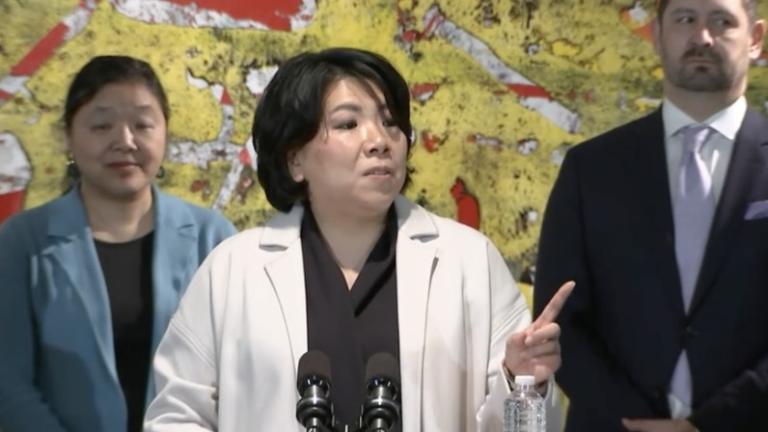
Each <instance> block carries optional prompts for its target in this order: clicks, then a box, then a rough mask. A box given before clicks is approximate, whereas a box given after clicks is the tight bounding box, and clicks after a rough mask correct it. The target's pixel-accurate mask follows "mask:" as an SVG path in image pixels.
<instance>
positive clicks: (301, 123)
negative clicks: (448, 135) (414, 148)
mask: <svg viewBox="0 0 768 432" xmlns="http://www.w3.org/2000/svg"><path fill="white" fill-rule="evenodd" d="M343 78H351V79H354V80H357V81H359V82H360V83H362V84H363V85H364V86H365V87H367V88H370V90H371V92H373V88H371V87H374V88H377V89H378V90H380V91H381V93H382V94H383V96H384V98H385V103H386V105H387V109H388V110H389V113H390V115H391V116H392V120H393V121H394V123H395V124H396V125H397V126H398V127H399V128H400V130H401V131H403V134H404V135H405V137H406V139H407V141H408V150H409V152H410V148H411V144H412V134H413V126H411V114H410V93H409V90H408V84H407V83H406V82H405V79H404V78H403V77H402V75H400V73H399V72H397V70H396V69H395V67H394V66H392V64H391V63H389V61H387V60H386V59H385V58H384V57H382V56H380V55H378V54H375V53H372V52H370V51H365V50H361V49H355V48H331V49H326V50H323V51H320V52H316V53H302V54H299V55H297V56H295V57H292V58H290V59H288V60H287V61H286V62H285V63H284V64H283V65H282V66H280V68H279V69H278V71H277V73H276V74H275V76H274V77H273V78H272V80H271V81H270V82H269V84H268V85H267V87H266V89H265V90H264V93H263V94H262V96H261V99H260V100H259V104H258V106H257V107H256V113H255V115H254V120H253V131H252V132H253V146H254V149H255V150H256V154H257V165H258V166H257V168H258V177H259V183H260V184H261V187H262V188H263V189H264V192H265V193H266V196H267V200H268V201H269V203H270V204H272V207H274V208H276V209H277V210H280V211H283V212H287V211H289V210H290V209H291V207H293V204H294V203H296V202H297V201H301V200H304V199H305V198H306V197H307V183H306V181H302V182H300V183H297V182H295V181H294V180H293V178H292V177H291V174H290V172H289V170H288V157H289V155H290V154H292V153H293V152H296V151H298V150H299V149H301V148H302V147H304V145H306V144H307V143H308V142H309V141H310V140H312V138H314V137H315V135H316V134H317V132H318V130H319V129H320V125H321V123H322V121H323V115H324V112H323V109H324V103H325V98H326V95H327V92H328V89H329V88H330V86H331V85H332V84H333V83H335V82H337V81H338V80H340V79H343ZM408 182H409V178H408V175H407V174H406V180H405V183H404V185H403V188H405V186H406V185H407V184H408Z"/></svg>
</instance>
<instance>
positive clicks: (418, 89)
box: [411, 83, 439, 99]
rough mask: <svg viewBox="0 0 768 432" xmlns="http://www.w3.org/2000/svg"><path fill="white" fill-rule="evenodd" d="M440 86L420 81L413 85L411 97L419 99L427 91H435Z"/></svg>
mask: <svg viewBox="0 0 768 432" xmlns="http://www.w3.org/2000/svg"><path fill="white" fill-rule="evenodd" d="M438 87H439V86H438V85H437V84H434V83H419V84H415V85H414V86H413V87H411V97H413V98H415V99H419V98H420V97H421V96H423V95H425V94H427V93H433V92H435V91H436V90H437V88H438Z"/></svg>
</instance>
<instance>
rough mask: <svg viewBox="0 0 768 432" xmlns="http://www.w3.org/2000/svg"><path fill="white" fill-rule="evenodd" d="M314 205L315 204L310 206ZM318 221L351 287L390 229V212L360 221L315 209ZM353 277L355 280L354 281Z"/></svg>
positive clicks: (359, 218) (358, 218)
mask: <svg viewBox="0 0 768 432" xmlns="http://www.w3.org/2000/svg"><path fill="white" fill-rule="evenodd" d="M310 205H311V204H310ZM312 213H313V215H314V216H315V221H316V222H317V226H318V228H319V229H320V232H321V233H322V235H323V238H324V239H325V241H326V242H327V243H328V247H329V248H330V249H331V252H332V253H333V255H334V257H335V258H336V262H337V263H338V264H339V267H340V268H341V270H342V272H344V274H345V276H347V283H348V285H349V286H350V287H351V283H350V282H352V283H354V278H355V277H356V276H357V274H358V273H359V272H360V270H362V268H363V265H364V264H365V261H366V259H367V258H368V255H370V253H371V250H372V249H373V247H374V246H375V245H376V242H377V241H378V239H379V237H381V233H382V232H383V231H384V226H385V225H386V219H387V212H386V211H385V212H384V213H382V214H377V215H372V216H370V217H360V216H358V215H350V214H344V213H342V212H334V211H332V210H331V211H328V210H327V209H320V208H317V207H316V206H312ZM350 275H353V276H354V277H353V278H352V280H351V281H350V277H349V276H350Z"/></svg>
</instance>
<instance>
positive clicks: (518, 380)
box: [515, 375, 536, 386]
mask: <svg viewBox="0 0 768 432" xmlns="http://www.w3.org/2000/svg"><path fill="white" fill-rule="evenodd" d="M535 383H536V379H535V378H534V377H533V375H517V376H516V377H515V384H520V385H531V386H532V385H534V384H535Z"/></svg>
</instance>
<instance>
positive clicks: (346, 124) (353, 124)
mask: <svg viewBox="0 0 768 432" xmlns="http://www.w3.org/2000/svg"><path fill="white" fill-rule="evenodd" d="M356 127H357V122H356V121H354V120H351V121H348V122H343V123H340V124H339V125H338V126H336V128H337V129H346V130H350V129H354V128H356Z"/></svg>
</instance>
